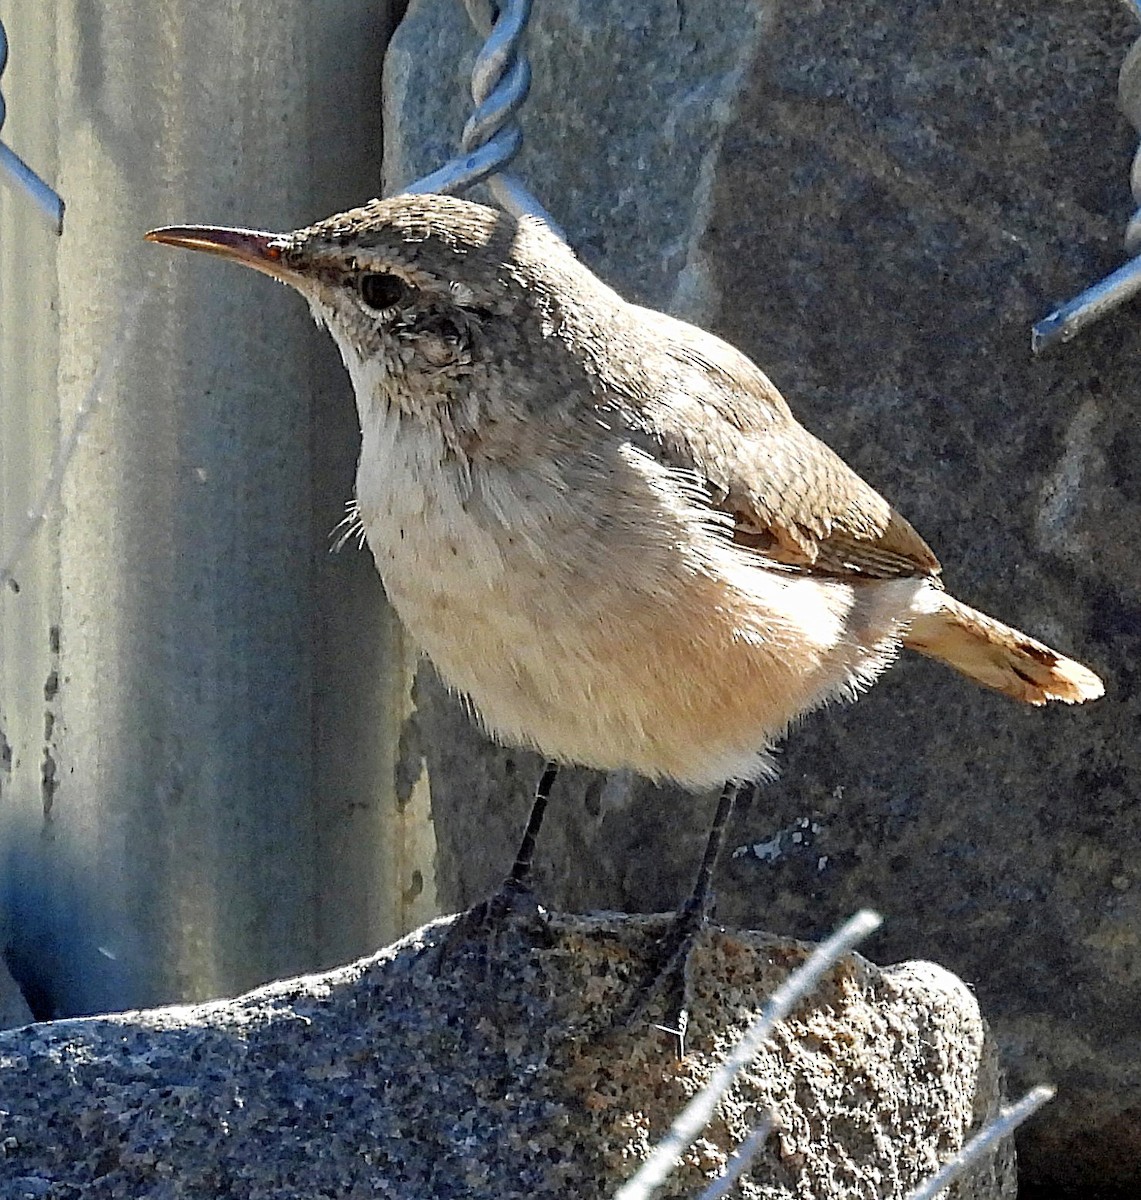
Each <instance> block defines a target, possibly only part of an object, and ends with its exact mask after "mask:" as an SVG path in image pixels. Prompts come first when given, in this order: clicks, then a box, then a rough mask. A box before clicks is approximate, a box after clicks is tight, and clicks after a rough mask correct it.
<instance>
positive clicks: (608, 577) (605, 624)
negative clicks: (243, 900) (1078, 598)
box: [147, 195, 1103, 789]
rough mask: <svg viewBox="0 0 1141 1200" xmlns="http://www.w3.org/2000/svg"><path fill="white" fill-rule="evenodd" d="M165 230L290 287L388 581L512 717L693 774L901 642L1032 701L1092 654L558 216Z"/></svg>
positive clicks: (1060, 689)
mask: <svg viewBox="0 0 1141 1200" xmlns="http://www.w3.org/2000/svg"><path fill="white" fill-rule="evenodd" d="M147 237H148V238H149V239H150V240H152V241H157V242H166V243H169V244H171V245H178V246H186V247H189V248H191V249H197V250H205V251H208V252H210V253H214V254H219V255H222V256H223V257H226V258H229V259H232V260H233V261H235V262H239V263H242V264H244V265H245V266H250V267H254V268H255V269H257V270H259V271H262V272H264V273H265V274H267V275H270V276H272V277H273V278H274V279H277V280H280V281H281V282H283V283H287V284H290V285H291V286H292V287H294V288H296V289H297V291H299V292H300V293H301V294H302V296H304V298H305V299H306V300H307V301H308V303H309V306H310V309H311V310H312V313H313V316H314V317H315V318H316V320H317V321H318V322H319V323H320V324H323V325H325V326H327V327H328V329H329V331H330V333H331V334H332V335H333V338H334V340H335V341H336V343H337V346H338V347H339V348H340V351H341V355H342V357H343V359H344V362H345V365H346V367H347V368H348V370H349V374H350V375H351V377H352V382H353V387H354V390H355V392H356V401H357V408H358V411H359V416H360V425H361V434H362V447H361V456H360V464H359V467H358V470H357V489H356V491H357V504H358V507H359V515H360V521H361V524H362V527H363V530H364V533H365V536H366V538H367V540H368V544H369V546H370V547H371V549H372V553H373V555H374V557H375V560H376V565H377V568H378V569H379V571H380V574H381V576H382V578H383V580H384V586H385V589H386V591H387V593H388V596H389V599H390V600H391V602H392V604H393V605H394V606H395V608H396V610H397V612H398V613H399V614H400V617H401V619H402V620H403V621H404V623H405V625H406V626H407V628H408V630H409V632H410V633H411V634H412V636H413V637H414V638H415V639H416V640H417V641H418V642H419V644H420V646H421V647H422V648H423V649H424V650H425V651H426V652H427V654H428V656H429V657H430V658H431V659H432V661H433V663H434V664H435V665H436V667H437V669H438V670H439V672H440V674H441V675H442V676H443V678H444V679H445V680H446V681H447V683H448V684H450V686H451V687H453V688H455V689H456V690H457V691H458V692H461V693H463V694H464V695H465V696H467V697H468V698H469V699H470V701H471V703H472V705H473V706H474V708H475V711H476V712H477V713H478V714H479V716H480V718H481V720H482V721H483V723H484V724H485V726H486V727H487V729H488V730H489V731H490V732H491V733H492V734H493V735H494V736H495V737H497V738H499V739H500V740H502V741H504V742H507V743H513V744H517V745H523V746H529V747H534V748H535V749H538V750H540V751H542V752H543V753H544V754H545V755H547V756H548V757H549V758H551V759H553V760H556V761H558V762H567V763H579V764H583V765H588V766H592V767H602V768H628V769H632V770H634V771H638V772H640V773H641V774H643V775H646V776H649V777H650V778H651V779H674V780H677V781H678V782H680V783H682V784H685V785H687V786H689V787H691V788H694V789H701V788H706V787H708V786H711V785H713V784H716V783H718V782H721V781H724V780H750V779H754V778H757V777H758V776H761V775H764V774H765V773H767V772H768V771H769V770H770V762H769V757H768V752H769V750H770V748H771V747H772V745H773V744H774V742H775V741H776V740H777V739H779V738H780V737H781V735H782V734H783V733H784V732H785V730H786V728H787V727H788V725H789V722H790V721H792V720H793V719H794V718H795V717H797V716H799V715H800V714H802V713H805V712H808V711H809V710H811V709H813V708H816V707H818V706H820V705H821V704H824V703H825V702H826V701H828V700H831V699H836V698H852V697H854V696H855V695H856V694H857V693H858V692H859V691H860V690H861V689H863V688H864V687H866V686H867V685H868V684H870V683H871V682H872V681H873V680H874V679H875V678H876V676H877V675H878V674H879V673H880V671H882V670H883V669H884V667H885V666H887V665H888V664H889V663H890V662H891V660H892V659H893V658H894V657H895V655H896V653H897V651H898V650H899V648H900V646H901V645H903V646H906V647H908V648H910V649H913V650H917V651H919V652H920V653H922V654H926V655H928V656H930V657H932V658H936V659H939V660H941V661H942V662H945V663H947V664H948V665H949V666H952V667H954V668H955V669H956V670H958V671H960V672H962V673H963V674H964V675H966V676H967V677H968V678H970V679H973V680H975V681H976V682H978V683H981V684H983V685H985V686H986V687H990V688H994V689H996V690H997V691H1000V692H1003V693H1004V694H1006V695H1007V696H1011V697H1012V698H1014V699H1015V700H1021V701H1023V702H1025V703H1028V704H1044V703H1045V702H1046V701H1048V700H1061V701H1064V702H1066V703H1078V702H1081V701H1084V700H1092V699H1095V698H1096V697H1098V696H1100V695H1101V694H1102V691H1103V688H1102V684H1101V681H1100V680H1099V679H1098V677H1097V676H1096V675H1095V674H1094V673H1093V672H1092V671H1090V670H1088V669H1087V668H1086V667H1084V666H1082V665H1081V664H1079V663H1077V662H1074V661H1073V660H1072V659H1069V658H1066V657H1064V656H1063V655H1061V654H1059V653H1058V652H1057V651H1055V650H1051V649H1049V648H1048V647H1047V646H1044V645H1043V644H1041V643H1040V642H1037V641H1034V640H1033V639H1032V638H1030V637H1027V636H1026V634H1023V633H1019V632H1018V631H1017V630H1015V629H1012V628H1010V627H1008V626H1006V625H1003V624H1001V623H1000V622H998V621H995V620H993V619H992V618H990V617H987V616H984V615H983V614H982V613H980V612H977V611H976V610H974V609H972V608H969V607H968V606H967V605H965V604H962V603H960V602H959V601H958V600H955V599H954V598H953V597H951V596H950V595H948V593H947V592H946V591H945V590H944V588H943V585H942V584H941V582H940V580H939V573H940V567H939V563H938V561H937V559H936V558H935V555H934V554H933V553H932V552H931V550H930V549H929V548H928V547H927V545H926V543H925V542H924V541H923V539H922V538H921V537H920V536H919V535H918V534H917V533H916V532H915V530H914V529H913V528H912V527H911V526H910V525H909V524H908V523H907V521H905V520H904V519H903V517H901V516H900V515H899V514H898V513H897V512H896V511H895V510H894V509H893V508H892V507H891V506H890V505H889V504H888V503H887V501H886V500H884V499H883V498H882V497H881V496H880V495H879V494H878V493H877V492H876V491H874V490H873V489H872V488H871V487H869V486H868V484H866V483H865V482H864V481H863V480H862V479H860V477H859V476H858V475H856V474H855V472H854V471H852V470H851V469H850V468H849V467H848V466H846V465H845V463H844V462H843V461H842V460H841V459H840V458H839V457H838V456H837V455H836V454H834V453H833V452H832V451H831V450H830V449H828V447H827V446H825V445H824V444H823V443H822V442H820V441H818V440H817V439H816V438H815V437H813V436H812V434H810V433H808V432H807V431H806V430H805V429H803V428H802V427H801V426H800V425H799V424H798V423H797V422H796V420H795V419H794V417H793V415H792V413H791V412H790V411H789V408H788V405H787V404H786V403H785V401H784V400H783V398H782V397H781V395H780V393H779V392H778V391H777V390H776V388H775V387H774V386H773V385H772V383H770V382H769V380H768V378H767V377H766V376H765V375H764V374H763V373H762V372H761V371H760V370H759V369H758V368H757V367H756V366H754V364H753V363H752V362H750V361H749V359H747V358H746V357H745V356H744V355H743V354H741V353H739V352H738V351H737V350H735V349H733V347H731V346H729V345H727V344H726V343H725V342H723V341H721V340H720V339H719V338H717V337H714V336H713V335H712V334H710V333H706V332H704V331H702V330H700V329H697V328H695V327H694V326H692V325H687V324H685V323H684V322H682V321H678V320H674V319H673V318H672V317H668V316H665V315H663V314H662V313H658V312H652V311H650V310H648V309H644V308H639V307H637V306H635V305H633V304H629V303H627V302H626V301H625V300H623V299H622V298H621V297H620V296H619V295H618V294H617V293H616V292H614V291H613V290H612V289H611V288H609V287H607V286H606V284H604V283H603V282H602V281H601V280H599V279H598V278H597V277H596V276H595V275H594V274H593V273H592V272H591V271H589V270H588V269H587V268H586V267H584V266H583V265H582V264H581V263H580V262H579V261H578V259H577V258H576V257H575V255H574V254H573V253H572V251H571V250H570V249H569V248H568V247H567V246H566V245H565V244H564V243H563V242H562V241H561V240H559V239H558V238H557V237H556V236H554V235H553V234H552V233H551V232H550V231H549V230H548V229H547V227H546V226H544V225H543V224H542V223H540V222H538V221H535V220H532V219H530V218H522V219H517V218H515V217H511V216H508V215H506V214H504V213H502V212H497V211H495V210H493V209H490V208H485V207H483V206H481V205H478V204H472V203H468V202H466V201H462V200H457V199H451V198H448V197H443V196H423V195H421V196H397V197H395V198H394V199H390V200H374V201H372V202H371V203H369V204H367V205H365V206H364V207H363V208H358V209H355V210H353V211H351V212H347V213H343V214H340V215H338V216H334V217H330V218H329V219H328V220H326V221H322V222H320V223H318V224H316V225H313V226H311V227H310V228H308V229H301V230H298V231H296V232H293V233H285V234H272V233H260V232H254V231H250V230H240V229H222V228H213V227H207V226H192V227H182V228H168V229H157V230H154V231H153V232H151V233H149V234H147Z"/></svg>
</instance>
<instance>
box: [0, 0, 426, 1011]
mask: <svg viewBox="0 0 1141 1200" xmlns="http://www.w3.org/2000/svg"><path fill="white" fill-rule="evenodd" d="M383 14H384V5H378V4H376V3H375V0H367V2H366V0H359V2H350V3H346V4H343V5H341V6H339V8H338V12H337V14H336V15H328V14H325V16H323V17H321V19H318V14H311V13H310V11H309V6H307V5H304V4H300V3H294V4H287V5H280V6H275V7H274V8H273V10H272V12H271V11H269V10H266V9H264V7H259V6H256V5H252V4H248V5H240V4H239V5H228V6H226V7H225V9H224V15H219V16H218V17H217V18H215V19H211V20H209V21H203V20H202V14H201V9H200V6H198V5H195V4H191V3H189V2H184V0H165V2H164V3H162V4H160V5H158V6H152V7H151V8H149V9H147V11H146V12H145V13H140V10H139V8H138V6H137V5H136V4H134V3H133V2H132V0H107V2H106V3H102V4H100V5H98V6H96V7H94V8H93V7H91V6H85V5H80V6H75V5H65V6H62V7H60V8H59V9H58V10H57V9H56V8H55V6H45V5H43V4H42V3H41V0H14V2H13V3H10V4H8V5H7V6H6V8H5V19H6V21H7V26H8V32H9V34H10V36H11V39H12V43H13V45H18V46H19V48H20V54H19V55H16V54H13V56H12V58H11V61H10V63H9V66H8V70H7V72H6V74H5V77H4V84H5V94H6V97H7V100H8V122H7V125H6V127H5V136H6V137H11V139H12V141H13V142H14V143H16V144H19V145H20V146H21V148H22V149H23V148H26V152H27V153H28V155H29V157H30V158H32V159H33V160H34V161H35V163H36V165H37V168H38V169H41V170H43V171H44V172H45V174H47V175H48V176H49V177H50V178H52V179H53V180H54V181H55V182H56V183H57V186H58V188H59V191H60V193H61V194H62V195H64V196H66V198H67V202H68V212H67V223H66V227H65V231H64V235H63V237H62V238H61V239H59V240H58V241H56V240H55V239H54V238H52V237H51V236H50V235H49V234H47V233H46V232H44V231H43V230H42V229H39V228H37V227H36V226H35V225H34V224H33V221H32V220H31V219H30V218H29V211H28V210H29V206H28V205H27V203H26V201H25V199H24V198H23V197H22V196H20V195H18V194H17V193H4V194H0V289H2V292H0V371H2V372H3V374H2V375H0V388H2V396H0V456H2V458H0V471H2V480H0V484H2V492H0V499H2V502H3V520H2V522H0V557H2V555H3V552H4V546H5V545H6V541H5V539H6V538H7V536H8V532H9V531H10V530H13V529H15V528H16V526H18V525H19V523H20V521H21V520H22V519H23V518H22V514H23V513H24V511H25V509H26V508H27V506H28V504H29V502H30V501H33V500H34V497H35V496H37V495H38V494H39V486H40V484H41V482H42V480H43V478H44V476H45V474H46V473H47V472H49V471H50V470H51V465H50V464H51V459H52V451H53V448H54V447H56V446H57V445H59V444H60V443H61V442H62V440H63V439H65V438H66V437H67V435H68V431H69V430H70V429H71V428H72V426H73V423H74V421H75V420H76V418H77V415H78V414H79V413H80V410H81V409H83V408H84V405H88V406H90V404H91V403H92V388H91V381H92V379H93V378H94V377H95V375H96V373H97V372H98V371H99V369H100V364H101V363H104V364H105V363H106V361H107V355H108V353H109V352H112V351H113V352H114V353H116V354H117V355H118V363H117V365H116V366H115V368H114V370H113V371H110V372H108V373H106V374H107V375H108V377H107V378H106V380H105V382H104V384H103V386H102V387H101V388H100V389H98V391H99V395H98V396H97V397H96V398H95V401H94V402H95V403H96V408H95V411H94V412H92V413H90V415H89V416H88V417H87V418H86V425H85V427H84V430H83V435H82V437H81V439H80V440H79V442H78V444H77V449H76V451H75V453H74V454H73V455H72V456H71V457H70V459H69V461H68V462H67V463H66V469H65V470H64V471H63V473H62V478H61V495H60V500H59V504H58V505H57V506H56V507H57V512H56V514H54V515H52V516H50V517H49V519H48V520H47V521H45V522H44V524H43V527H42V528H41V529H40V530H39V531H38V532H37V534H36V536H35V537H34V538H33V539H32V543H31V546H30V548H29V551H28V553H27V554H26V555H25V556H24V558H23V560H22V561H21V563H20V564H19V565H18V567H17V569H16V570H15V572H14V582H15V584H16V585H17V586H18V587H19V591H18V592H17V591H15V590H12V589H11V588H6V589H4V595H3V598H2V599H0V657H2V672H3V674H2V677H0V689H2V690H0V730H2V731H3V734H4V739H5V740H4V741H0V751H3V750H4V746H5V745H6V746H7V747H8V751H7V754H6V756H5V754H3V753H0V793H2V803H0V913H2V915H3V923H4V928H3V933H4V936H5V941H6V944H7V945H8V946H9V947H10V956H11V959H12V962H13V965H14V969H15V973H16V974H17V976H18V977H19V978H21V980H22V981H23V982H24V983H25V985H26V986H28V987H29V988H30V990H31V991H32V992H33V993H34V996H33V999H34V1000H35V1002H36V1005H37V1006H38V1010H39V1012H38V1015H45V1014H47V1013H56V1014H62V1013H78V1012H91V1011H96V1010H100V1009H112V1008H122V1007H129V1006H134V1005H142V1004H152V1003H156V1002H160V1001H169V1000H176V999H181V998H192V997H203V996H209V995H218V994H224V993H233V992H236V991H240V990H241V989H243V988H245V987H248V986H251V985H253V984H255V983H257V982H259V981H261V980H265V979H268V978H272V977H275V976H281V975H285V974H289V973H292V972H297V971H302V970H307V969H312V968H313V967H315V966H318V965H322V964H324V963H326V962H328V961H330V960H333V959H336V958H339V957H344V958H348V957H352V956H353V955H354V954H359V953H363V952H364V951H366V950H368V949H371V948H373V947H374V946H375V945H376V944H378V942H379V941H380V940H382V938H383V937H384V936H389V935H391V934H393V933H396V932H399V931H400V924H401V919H400V914H399V913H398V912H396V911H395V907H394V906H397V902H396V901H394V900H393V896H394V895H395V896H396V897H399V896H400V895H401V894H403V892H405V891H407V885H406V884H405V882H404V881H403V880H401V879H399V878H396V877H391V878H385V877H384V873H385V872H386V871H389V872H390V874H391V870H394V869H395V867H394V864H399V863H401V862H403V859H402V858H401V857H400V855H397V854H396V853H395V851H394V850H393V843H394V842H395V843H399V844H400V845H403V844H404V843H403V842H402V841H401V839H402V838H403V833H402V830H401V828H400V826H399V821H398V820H397V818H396V817H395V816H393V815H392V814H396V813H397V812H398V810H399V809H400V805H399V804H398V803H397V801H396V798H395V795H394V791H393V786H394V785H393V757H394V755H395V753H396V745H397V741H398V736H399V732H398V731H399V722H400V720H401V718H402V716H403V711H402V709H401V705H402V703H403V691H404V684H403V683H402V681H403V680H405V678H406V664H405V659H404V657H403V651H402V648H401V644H400V641H399V637H398V635H397V634H396V632H395V630H394V627H393V626H392V624H391V621H390V619H389V618H388V617H387V615H386V613H385V610H384V608H383V601H382V598H381V594H380V589H379V587H378V585H377V584H376V582H375V573H374V572H373V569H372V567H371V564H370V563H368V562H367V561H366V560H365V557H364V556H363V555H355V554H353V553H350V552H344V553H342V554H341V555H339V556H336V557H334V558H330V556H329V554H328V536H327V535H328V531H329V529H331V528H332V526H333V525H334V524H335V523H336V519H337V515H336V514H337V513H338V512H339V511H340V510H341V509H342V507H343V502H344V500H345V499H347V498H348V495H349V490H348V489H349V488H350V486H351V477H352V466H353V462H354V459H355V454H356V431H355V414H354V412H353V408H352V399H351V394H350V391H349V388H348V385H347V381H345V379H344V377H343V370H342V368H341V366H340V363H339V362H337V361H336V358H335V355H334V354H331V353H329V351H328V347H326V346H325V345H324V343H323V341H322V339H320V337H319V336H318V334H317V331H316V330H315V329H313V327H312V323H311V321H310V320H309V317H308V315H307V313H306V312H305V310H304V307H303V306H302V305H300V304H298V303H297V302H296V300H295V298H293V297H291V296H289V295H288V294H287V293H286V292H284V291H283V290H280V289H274V288H273V287H272V286H270V285H268V284H267V283H266V281H264V280H261V279H256V278H254V277H252V276H251V277H246V276H245V275H244V274H243V273H241V272H239V271H236V270H234V271H227V270H219V269H218V264H216V263H196V262H193V261H190V260H189V259H188V258H186V257H175V256H173V255H163V254H160V253H156V251H155V248H154V247H151V246H147V245H145V244H144V243H143V241H142V233H143V231H144V230H145V229H147V228H150V227H152V226H154V225H158V224H163V223H166V222H170V221H188V220H211V221H218V222H224V223H225V222H229V223H241V224H255V225H261V226H265V227H277V228H291V227H294V226H296V225H298V224H302V223H305V222H307V221H309V220H312V219H315V218H317V217H320V216H323V215H327V213H328V212H330V211H334V210H335V209H336V208H337V207H345V206H348V205H350V204H353V203H358V202H360V201H362V200H364V199H366V198H367V197H369V196H371V195H375V194H377V193H378V192H379V191H380V182H381V181H380V171H379V160H380V146H379V128H380V111H379V107H380V89H379V72H380V64H381V56H382V53H383V48H384V41H385V37H386V34H387V26H388V18H386V17H385V16H384V15H383ZM132 309H133V310H135V311H136V312H137V319H136V320H134V322H133V323H132V322H131V321H127V322H126V323H125V322H124V314H126V313H128V312H130V311H131V310H132ZM349 743H352V744H354V745H366V746H367V750H366V751H365V752H363V753H361V754H357V755H352V756H348V757H347V756H346V754H345V750H346V745H347V744H349ZM390 817H391V820H390ZM393 821H395V822H396V824H395V825H394V824H393ZM405 857H407V855H405Z"/></svg>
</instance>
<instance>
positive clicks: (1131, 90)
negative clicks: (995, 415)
mask: <svg viewBox="0 0 1141 1200" xmlns="http://www.w3.org/2000/svg"><path fill="white" fill-rule="evenodd" d="M1126 3H1127V4H1128V6H1129V8H1130V10H1131V11H1132V12H1133V14H1134V15H1135V16H1136V17H1137V18H1138V19H1141V0H1126ZM1117 95H1118V101H1119V103H1120V105H1121V110H1122V112H1124V113H1125V116H1126V118H1127V119H1128V120H1129V123H1130V124H1131V125H1132V126H1133V127H1134V128H1135V129H1136V130H1137V133H1138V135H1141V38H1138V39H1137V41H1135V42H1134V43H1133V45H1132V47H1131V48H1130V50H1129V53H1128V54H1126V56H1125V61H1124V62H1123V63H1122V64H1121V74H1120V76H1119V77H1118V81H1117ZM1129 186H1130V190H1131V192H1132V194H1133V203H1134V206H1135V211H1134V213H1133V215H1132V216H1131V217H1130V219H1129V224H1128V225H1127V226H1126V230H1125V252H1126V254H1130V255H1132V256H1133V257H1132V258H1131V259H1130V261H1129V262H1127V263H1125V265H1124V266H1121V267H1118V269H1117V270H1116V271H1114V272H1112V273H1111V274H1109V275H1107V276H1106V277H1105V278H1104V279H1102V280H1099V281H1098V282H1097V283H1095V284H1094V285H1093V286H1092V287H1088V288H1086V290H1085V291H1084V292H1082V293H1081V294H1080V295H1078V296H1075V297H1074V298H1073V299H1072V300H1070V301H1068V302H1067V303H1066V304H1063V305H1061V307H1059V308H1057V309H1055V311H1054V312H1052V313H1051V314H1050V315H1049V316H1048V317H1044V318H1043V319H1042V320H1041V321H1039V322H1038V323H1037V324H1036V325H1035V326H1034V328H1033V329H1032V330H1031V333H1030V347H1031V349H1032V351H1033V352H1034V353H1035V354H1041V353H1042V352H1043V351H1045V350H1049V349H1051V348H1052V347H1054V346H1061V345H1064V344H1065V343H1066V342H1069V341H1072V340H1073V339H1074V338H1076V337H1077V336H1078V334H1079V333H1081V331H1082V330H1083V329H1085V328H1087V327H1088V326H1090V325H1092V324H1093V323H1094V322H1095V321H1100V320H1101V318H1102V317H1104V316H1105V315H1106V314H1107V313H1110V312H1112V311H1113V310H1114V309H1115V308H1119V307H1120V306H1121V305H1122V304H1124V303H1125V302H1126V301H1127V300H1130V299H1132V298H1133V297H1134V296H1136V295H1138V294H1139V293H1141V146H1138V148H1137V153H1136V154H1135V155H1134V157H1133V167H1132V170H1131V171H1130V175H1129Z"/></svg>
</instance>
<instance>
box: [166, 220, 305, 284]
mask: <svg viewBox="0 0 1141 1200" xmlns="http://www.w3.org/2000/svg"><path fill="white" fill-rule="evenodd" d="M146 239H147V241H148V242H162V243H163V245H166V246H184V247H185V248H186V249H187V250H205V251H206V253H207V254H217V255H219V256H220V257H222V258H228V259H230V261H231V262H236V263H241V264H242V266H245V267H253V269H254V270H255V271H261V272H262V273H263V274H265V275H269V276H272V277H273V278H274V279H277V280H280V281H281V282H282V283H291V284H294V285H295V286H296V285H297V284H298V283H299V282H300V281H301V278H302V277H301V275H300V274H298V272H297V271H294V270H292V269H290V268H289V267H287V266H286V265H285V264H284V263H283V262H282V254H283V253H284V252H285V249H286V245H287V238H286V237H284V236H283V235H282V234H280V233H265V232H263V231H262V230H259V229H228V228H226V227H225V226H221V225H167V226H164V227H163V228H162V229H152V230H150V231H149V232H148V233H147V234H146Z"/></svg>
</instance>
